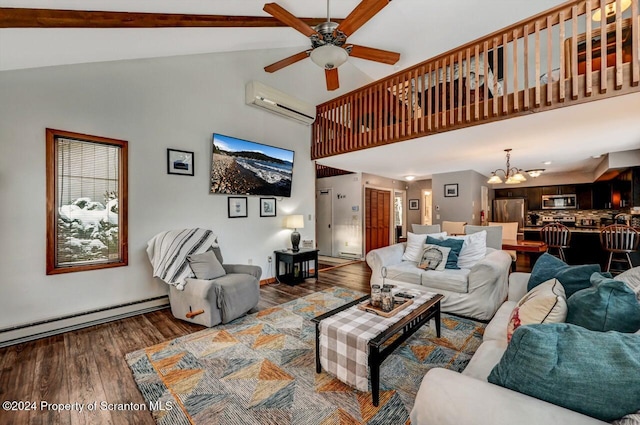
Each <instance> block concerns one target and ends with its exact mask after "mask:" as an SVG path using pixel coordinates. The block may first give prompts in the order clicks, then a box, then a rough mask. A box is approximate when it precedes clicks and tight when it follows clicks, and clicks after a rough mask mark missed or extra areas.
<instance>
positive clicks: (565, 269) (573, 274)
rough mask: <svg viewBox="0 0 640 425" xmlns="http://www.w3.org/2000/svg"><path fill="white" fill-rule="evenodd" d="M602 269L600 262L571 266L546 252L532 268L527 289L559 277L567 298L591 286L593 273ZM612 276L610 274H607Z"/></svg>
mask: <svg viewBox="0 0 640 425" xmlns="http://www.w3.org/2000/svg"><path fill="white" fill-rule="evenodd" d="M599 271H600V265H599V264H580V265H577V266H570V265H568V264H567V263H565V262H564V261H562V260H560V259H559V258H556V257H554V256H553V255H551V254H547V253H544V254H542V255H541V256H540V258H539V259H538V261H536V263H535V264H534V266H533V269H532V270H531V277H530V278H529V283H527V291H530V290H532V289H533V288H535V287H536V286H538V285H540V284H541V283H543V282H546V281H547V280H549V279H554V278H555V279H558V280H559V281H560V283H561V284H562V287H563V288H564V293H565V294H566V296H567V298H570V297H571V296H572V295H573V294H575V293H576V292H578V291H580V290H581V289H586V288H589V287H591V281H590V278H591V275H592V274H593V273H594V272H599ZM607 276H608V277H611V275H610V274H607Z"/></svg>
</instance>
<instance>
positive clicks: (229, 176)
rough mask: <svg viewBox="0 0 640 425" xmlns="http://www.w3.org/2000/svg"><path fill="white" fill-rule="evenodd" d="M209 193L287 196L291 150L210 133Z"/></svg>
mask: <svg viewBox="0 0 640 425" xmlns="http://www.w3.org/2000/svg"><path fill="white" fill-rule="evenodd" d="M212 144H213V149H212V152H213V158H212V160H211V193H224V194H231V195H269V196H285V197H290V196H291V180H292V177H293V154H294V152H293V151H290V150H288V149H282V148H276V147H274V146H268V145H263V144H262V143H256V142H250V141H248V140H242V139H236V138H235V137H229V136H223V135H222V134H215V133H214V134H213V142H212Z"/></svg>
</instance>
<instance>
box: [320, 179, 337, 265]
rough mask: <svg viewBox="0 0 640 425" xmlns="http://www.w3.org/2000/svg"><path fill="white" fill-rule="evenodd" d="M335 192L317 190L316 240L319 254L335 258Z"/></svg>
mask: <svg viewBox="0 0 640 425" xmlns="http://www.w3.org/2000/svg"><path fill="white" fill-rule="evenodd" d="M332 193H333V191H332V190H331V189H318V190H316V239H317V248H318V250H319V252H318V254H320V255H326V256H328V257H333V196H332Z"/></svg>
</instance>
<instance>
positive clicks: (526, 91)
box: [523, 24, 530, 110]
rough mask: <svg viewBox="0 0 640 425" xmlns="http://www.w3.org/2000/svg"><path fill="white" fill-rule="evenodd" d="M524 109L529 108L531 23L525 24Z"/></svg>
mask: <svg viewBox="0 0 640 425" xmlns="http://www.w3.org/2000/svg"><path fill="white" fill-rule="evenodd" d="M523 37H524V52H523V54H524V100H523V103H524V109H525V110H527V109H529V106H530V105H529V24H525V26H524V32H523Z"/></svg>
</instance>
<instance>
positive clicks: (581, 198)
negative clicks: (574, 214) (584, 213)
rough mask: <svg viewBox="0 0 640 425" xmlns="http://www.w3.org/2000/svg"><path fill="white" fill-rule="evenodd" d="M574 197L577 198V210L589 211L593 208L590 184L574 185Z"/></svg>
mask: <svg viewBox="0 0 640 425" xmlns="http://www.w3.org/2000/svg"><path fill="white" fill-rule="evenodd" d="M576 197H577V198H578V209H580V210H590V209H592V208H593V200H592V190H591V184H579V185H576Z"/></svg>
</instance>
